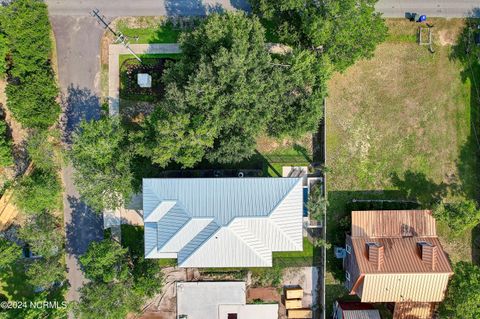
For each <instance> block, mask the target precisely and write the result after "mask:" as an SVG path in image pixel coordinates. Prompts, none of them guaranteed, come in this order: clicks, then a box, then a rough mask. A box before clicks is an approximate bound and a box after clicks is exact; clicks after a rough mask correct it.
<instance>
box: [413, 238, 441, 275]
mask: <svg viewBox="0 0 480 319" xmlns="http://www.w3.org/2000/svg"><path fill="white" fill-rule="evenodd" d="M417 247H418V250H419V253H420V257H421V258H422V260H423V262H424V263H427V264H428V265H431V267H432V270H435V267H436V266H437V255H438V247H437V246H435V245H433V244H432V243H428V242H426V241H421V242H418V243H417Z"/></svg>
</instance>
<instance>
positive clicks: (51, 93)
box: [6, 70, 60, 129]
mask: <svg viewBox="0 0 480 319" xmlns="http://www.w3.org/2000/svg"><path fill="white" fill-rule="evenodd" d="M6 93H7V98H8V100H7V105H8V108H9V109H10V110H11V111H12V113H13V116H14V117H15V118H16V119H17V120H18V121H19V122H20V123H22V125H24V126H26V127H32V128H41V129H46V128H48V127H49V126H50V125H52V124H53V123H54V122H55V120H56V119H57V118H58V115H59V114H60V106H59V105H58V103H57V101H56V98H57V95H58V88H57V86H56V85H55V79H54V77H53V74H52V72H51V70H39V71H37V72H35V73H30V74H28V75H26V76H25V77H23V78H22V79H18V80H12V81H10V82H9V84H8V85H7V88H6Z"/></svg>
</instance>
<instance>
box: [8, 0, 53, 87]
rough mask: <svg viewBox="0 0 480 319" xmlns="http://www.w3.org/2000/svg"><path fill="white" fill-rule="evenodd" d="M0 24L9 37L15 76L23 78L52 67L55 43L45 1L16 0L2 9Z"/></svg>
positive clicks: (12, 72) (12, 71)
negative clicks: (50, 63) (50, 59)
mask: <svg viewBox="0 0 480 319" xmlns="http://www.w3.org/2000/svg"><path fill="white" fill-rule="evenodd" d="M0 25H1V28H2V29H3V31H4V32H5V34H6V37H7V38H8V45H9V47H10V52H11V60H12V70H11V75H12V76H13V77H17V78H23V77H24V76H25V75H27V74H31V73H36V72H37V71H38V70H39V69H45V68H49V58H50V52H51V49H52V44H51V42H50V22H49V21H48V11H47V5H46V4H45V3H44V2H43V1H40V0H16V1H13V2H12V3H11V4H9V5H8V6H5V7H3V8H2V9H1V11H0Z"/></svg>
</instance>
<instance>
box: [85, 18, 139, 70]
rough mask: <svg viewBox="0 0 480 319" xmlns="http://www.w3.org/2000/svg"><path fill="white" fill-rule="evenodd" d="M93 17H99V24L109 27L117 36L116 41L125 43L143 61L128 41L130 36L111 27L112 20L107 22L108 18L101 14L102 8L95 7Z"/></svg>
mask: <svg viewBox="0 0 480 319" xmlns="http://www.w3.org/2000/svg"><path fill="white" fill-rule="evenodd" d="M91 14H92V17H94V18H96V19H97V22H98V24H100V25H101V26H103V28H104V29H107V30H108V31H110V32H111V33H112V34H113V35H114V36H115V37H116V39H115V43H121V44H123V46H124V47H125V48H127V50H128V51H129V52H130V53H131V54H132V55H133V56H134V57H135V58H136V59H137V60H138V61H139V62H142V59H140V57H139V56H138V55H136V54H135V52H133V50H132V49H131V48H130V42H128V37H127V36H125V35H124V34H123V33H122V32H117V31H115V30H113V29H112V28H111V27H110V22H108V23H107V21H106V18H105V16H104V15H101V16H100V10H98V9H93V10H92V13H91Z"/></svg>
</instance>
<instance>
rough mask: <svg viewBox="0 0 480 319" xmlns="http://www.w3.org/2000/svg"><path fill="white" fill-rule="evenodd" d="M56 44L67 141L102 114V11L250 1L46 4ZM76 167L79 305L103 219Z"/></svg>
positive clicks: (424, 10)
mask: <svg viewBox="0 0 480 319" xmlns="http://www.w3.org/2000/svg"><path fill="white" fill-rule="evenodd" d="M46 3H47V4H48V6H49V14H50V20H51V23H52V26H53V31H54V34H55V38H56V44H57V55H58V65H59V80H60V87H61V90H62V95H63V98H62V99H63V102H64V107H65V109H66V126H65V136H66V140H67V142H68V141H69V136H70V134H71V132H72V131H73V130H74V129H75V128H76V127H77V126H78V123H79V122H80V120H81V119H82V118H86V119H92V118H97V117H98V116H99V114H100V105H99V92H100V83H99V82H100V81H99V80H100V39H101V36H102V34H103V29H102V28H101V27H100V26H99V25H98V24H97V23H96V21H95V20H94V19H93V18H92V17H91V16H90V12H91V11H92V9H94V8H98V9H100V11H101V13H102V14H103V15H105V16H106V17H107V18H108V19H113V18H114V17H117V16H157V15H169V16H179V15H181V16H188V15H205V14H208V13H209V12H213V11H219V10H232V9H240V10H245V9H248V4H247V1H246V0H231V1H229V0H206V1H201V0H176V1H173V0H170V1H169V0H135V1H131V0H63V1H62V0H46ZM477 7H480V0H479V1H472V0H439V1H434V0H416V1H413V0H380V1H379V3H378V4H377V9H378V10H379V11H381V12H383V13H384V16H386V17H404V16H405V13H406V12H415V13H421V14H427V16H441V17H464V16H469V15H472V13H476V12H477V11H475V8H477ZM72 174H73V168H72V167H67V168H66V169H65V170H64V171H63V178H64V182H65V186H66V191H65V197H64V204H65V211H64V214H65V226H66V236H67V267H68V280H69V282H70V285H71V288H70V290H69V293H68V295H67V298H68V300H78V298H79V294H78V291H77V290H78V288H79V287H81V285H82V283H83V282H84V276H83V273H82V271H81V269H80V267H79V264H78V256H79V255H81V254H82V253H83V252H85V250H86V248H87V247H88V244H89V243H90V242H91V241H92V240H99V239H101V238H102V232H103V231H102V228H103V223H102V218H101V215H99V214H96V213H95V212H93V211H92V210H90V209H89V208H88V207H86V206H85V205H84V204H83V203H82V202H81V201H80V199H79V195H78V192H77V190H76V189H75V185H74V184H73V181H72Z"/></svg>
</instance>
